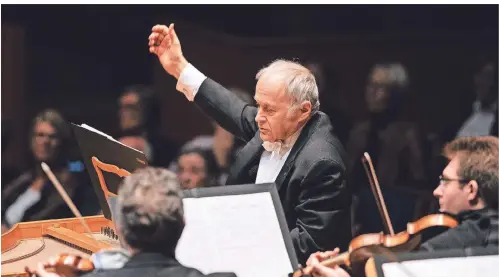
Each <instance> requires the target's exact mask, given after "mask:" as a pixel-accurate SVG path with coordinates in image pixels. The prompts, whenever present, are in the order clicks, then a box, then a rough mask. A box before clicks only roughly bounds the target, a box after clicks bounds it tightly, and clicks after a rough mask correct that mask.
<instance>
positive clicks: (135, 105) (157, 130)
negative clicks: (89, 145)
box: [116, 85, 177, 167]
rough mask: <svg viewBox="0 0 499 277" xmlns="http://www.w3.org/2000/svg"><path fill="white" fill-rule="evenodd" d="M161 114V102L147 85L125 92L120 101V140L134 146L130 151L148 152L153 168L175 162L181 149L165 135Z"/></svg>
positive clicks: (134, 86)
mask: <svg viewBox="0 0 499 277" xmlns="http://www.w3.org/2000/svg"><path fill="white" fill-rule="evenodd" d="M160 114H161V112H160V103H159V99H157V95H156V94H155V93H154V92H153V91H152V90H151V89H150V88H148V87H146V86H143V85H133V86H130V87H127V88H125V90H124V92H123V94H122V95H121V97H120V98H119V114H118V115H119V133H118V135H117V136H116V137H118V138H121V140H122V143H124V144H127V143H131V144H132V145H133V146H132V145H128V146H130V147H133V148H135V147H134V146H136V147H140V148H141V149H143V150H147V151H148V152H147V153H146V156H147V157H148V158H149V164H150V165H155V166H162V167H166V166H168V165H169V164H170V162H171V161H172V160H173V159H174V158H175V155H176V154H177V146H176V144H175V143H174V142H172V141H170V140H168V139H167V138H165V137H164V136H163V135H162V134H161V126H160V120H161V116H160ZM138 150H140V149H138ZM141 151H142V150H141Z"/></svg>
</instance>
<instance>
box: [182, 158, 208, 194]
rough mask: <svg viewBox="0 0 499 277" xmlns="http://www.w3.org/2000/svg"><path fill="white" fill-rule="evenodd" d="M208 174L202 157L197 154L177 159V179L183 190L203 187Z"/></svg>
mask: <svg viewBox="0 0 499 277" xmlns="http://www.w3.org/2000/svg"><path fill="white" fill-rule="evenodd" d="M207 176H208V174H207V172H206V164H205V161H204V159H203V157H202V156H201V155H199V154H197V153H189V154H185V155H182V156H180V157H179V159H178V178H179V179H180V182H182V185H183V187H184V189H192V188H199V187H203V186H204V185H205V182H206V178H207Z"/></svg>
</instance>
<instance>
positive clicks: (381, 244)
mask: <svg viewBox="0 0 499 277" xmlns="http://www.w3.org/2000/svg"><path fill="white" fill-rule="evenodd" d="M362 162H363V165H364V169H365V171H366V174H367V176H368V180H369V184H370V186H371V190H372V192H373V196H374V198H375V201H376V204H377V207H378V210H379V212H380V214H381V218H382V220H383V224H384V227H385V231H386V232H387V233H388V234H387V235H385V234H383V232H380V233H372V234H364V235H359V236H357V237H355V238H354V239H353V240H352V241H350V244H349V246H348V251H346V252H343V253H341V254H339V255H338V256H335V257H332V258H330V259H327V260H324V261H322V262H321V264H322V265H324V266H326V267H334V266H337V265H346V266H347V267H349V268H350V269H351V270H352V272H353V273H354V274H355V275H362V273H364V272H365V271H366V270H367V269H368V268H367V267H366V262H367V261H368V260H369V259H370V258H371V257H372V256H373V255H374V254H383V255H387V256H391V257H393V260H396V258H395V256H394V255H393V253H394V252H406V251H411V250H414V249H416V248H417V247H418V246H419V244H420V243H421V240H422V235H423V233H424V232H425V231H427V230H429V229H434V228H438V229H440V228H454V227H456V226H457V225H458V221H457V220H456V219H454V218H453V217H451V216H449V215H446V214H433V215H427V216H424V217H422V218H420V219H419V220H417V221H416V222H410V223H408V224H407V228H406V230H405V231H402V232H400V233H397V234H395V233H394V231H393V226H392V223H391V220H390V217H389V215H388V211H387V208H386V204H385V201H384V199H383V195H382V193H381V189H380V186H379V182H378V178H377V177H376V173H375V171H374V166H373V164H372V160H371V157H370V156H369V154H368V153H367V152H366V153H364V157H363V159H362ZM370 261H371V264H372V259H371V260H370ZM371 266H372V265H371ZM311 273H312V267H310V266H309V267H306V268H300V269H299V270H297V271H295V272H294V273H293V274H292V277H301V276H303V275H310V274H311Z"/></svg>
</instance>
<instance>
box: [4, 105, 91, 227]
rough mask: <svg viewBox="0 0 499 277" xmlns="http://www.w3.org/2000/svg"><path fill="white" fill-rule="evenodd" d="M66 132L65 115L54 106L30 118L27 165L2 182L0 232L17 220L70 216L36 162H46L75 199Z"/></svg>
mask: <svg viewBox="0 0 499 277" xmlns="http://www.w3.org/2000/svg"><path fill="white" fill-rule="evenodd" d="M70 134H71V133H70V129H69V126H68V125H67V123H66V121H65V119H64V118H63V117H62V115H61V114H59V113H58V112H57V111H55V110H50V109H49V110H45V111H43V112H41V113H39V114H38V115H37V116H36V117H35V118H34V120H33V124H32V129H31V137H30V150H31V154H32V155H31V156H32V158H33V159H32V164H31V168H30V169H29V170H27V171H25V172H24V173H22V174H21V175H20V176H19V177H17V178H16V179H14V180H13V181H12V182H11V183H9V184H6V185H5V187H6V188H5V190H4V191H3V193H2V233H3V232H4V231H6V230H8V229H9V228H10V227H11V226H12V225H14V224H16V223H18V222H25V221H35V220H46V219H57V218H65V217H72V216H73V215H72V213H71V211H70V210H69V208H68V207H67V205H66V204H65V203H64V201H63V199H62V198H61V196H60V195H59V193H58V192H57V190H56V189H55V188H54V186H53V185H52V184H51V183H50V181H49V180H48V178H47V176H46V175H45V173H44V172H43V171H42V169H41V166H40V163H41V162H45V163H47V164H48V165H49V166H50V167H51V168H52V169H53V170H54V173H55V175H56V176H57V177H58V179H59V180H61V183H62V184H63V186H64V188H65V190H66V191H67V193H68V195H69V196H70V197H71V198H72V199H73V200H77V199H75V198H76V195H78V192H79V190H80V189H83V186H81V185H80V184H81V180H80V179H79V178H78V176H77V175H76V174H75V173H73V172H70V170H69V167H68V156H69V153H68V150H69V149H68V148H69V147H68V139H69V137H70ZM75 202H77V204H78V201H75Z"/></svg>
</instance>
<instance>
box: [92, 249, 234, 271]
mask: <svg viewBox="0 0 499 277" xmlns="http://www.w3.org/2000/svg"><path fill="white" fill-rule="evenodd" d="M138 276H141V277H172V276H175V277H205V276H209V277H236V275H235V274H234V273H213V274H209V275H205V274H203V273H201V272H200V271H198V270H196V269H194V268H190V267H185V266H183V265H181V264H180V263H179V262H178V261H177V260H176V259H174V258H171V257H167V256H164V255H162V254H159V253H138V254H136V255H134V256H132V257H131V258H130V260H129V261H128V262H127V263H126V264H125V265H124V266H123V267H122V268H120V269H110V270H102V271H94V272H92V273H89V274H85V275H83V277H138Z"/></svg>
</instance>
